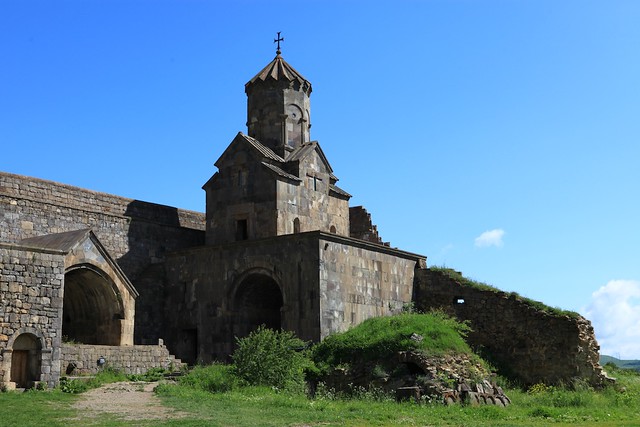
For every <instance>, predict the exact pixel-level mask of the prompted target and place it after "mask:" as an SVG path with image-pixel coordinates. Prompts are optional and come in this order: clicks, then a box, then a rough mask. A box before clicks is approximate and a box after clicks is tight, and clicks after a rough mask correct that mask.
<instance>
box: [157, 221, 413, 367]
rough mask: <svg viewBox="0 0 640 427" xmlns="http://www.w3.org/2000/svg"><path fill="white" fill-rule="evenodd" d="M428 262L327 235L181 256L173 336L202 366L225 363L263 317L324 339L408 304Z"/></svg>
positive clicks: (170, 290)
mask: <svg viewBox="0 0 640 427" xmlns="http://www.w3.org/2000/svg"><path fill="white" fill-rule="evenodd" d="M419 258H420V257H419V256H418V255H415V254H411V253H407V252H403V251H399V250H397V249H390V248H387V247H385V246H381V245H374V244H371V243H368V242H364V241H359V240H355V239H351V238H347V237H344V236H338V235H334V234H331V233H324V232H319V231H315V232H307V233H300V234H290V235H286V236H279V237H276V238H268V239H260V240H247V241H240V242H234V243H229V244H226V245H218V246H212V247H201V248H194V249H188V250H185V251H179V252H175V253H174V254H172V256H170V257H169V259H168V260H167V263H166V266H167V283H168V286H167V300H166V301H167V303H166V304H167V309H166V310H165V312H166V313H167V317H166V318H165V319H166V322H167V323H166V326H165V330H166V331H167V333H166V335H165V336H166V340H167V342H171V343H174V345H175V348H172V350H173V351H176V353H177V354H178V355H179V356H180V357H181V359H183V360H185V361H187V362H192V363H193V362H195V361H200V362H210V361H212V360H214V359H223V360H224V359H225V357H226V356H228V355H229V354H230V353H231V351H232V350H233V345H234V337H235V336H244V335H246V334H248V333H249V332H250V331H251V330H253V329H254V328H256V327H257V326H259V325H260V324H263V323H264V324H266V325H267V326H271V327H274V328H280V327H282V328H284V329H286V330H290V331H293V332H295V333H296V334H297V335H298V336H299V337H300V338H302V339H304V340H309V341H319V340H320V339H322V338H324V337H326V336H327V335H329V334H331V333H333V332H338V331H344V330H346V329H347V328H349V327H350V326H352V325H356V324H358V323H360V322H361V321H363V320H365V319H367V318H370V317H373V316H383V315H388V314H391V313H392V312H394V311H398V310H399V309H401V307H402V305H403V304H404V303H406V302H408V301H410V300H411V292H412V282H413V270H414V267H415V265H416V261H417V260H418V259H419Z"/></svg>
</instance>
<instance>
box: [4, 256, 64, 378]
mask: <svg viewBox="0 0 640 427" xmlns="http://www.w3.org/2000/svg"><path fill="white" fill-rule="evenodd" d="M63 280H64V255H63V254H62V253H57V252H53V251H35V250H25V249H24V248H20V247H18V246H14V245H10V244H0V385H1V384H2V383H8V382H9V381H10V378H9V377H10V368H11V356H12V348H11V347H12V344H13V342H14V341H15V339H16V338H17V337H18V336H20V335H21V334H23V333H27V334H30V335H32V336H34V337H35V338H36V339H37V340H38V341H39V343H40V344H39V345H40V346H41V356H42V361H41V366H40V378H39V379H37V381H43V382H46V383H48V384H49V386H53V385H54V384H55V382H56V381H57V380H58V376H59V372H60V371H59V363H58V360H59V357H60V356H59V350H58V349H57V348H58V347H59V345H60V338H61V337H60V335H61V331H62V317H61V315H62V283H63Z"/></svg>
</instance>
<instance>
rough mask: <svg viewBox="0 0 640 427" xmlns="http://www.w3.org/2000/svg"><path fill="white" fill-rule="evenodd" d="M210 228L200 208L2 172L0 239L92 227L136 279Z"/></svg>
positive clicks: (192, 243) (15, 239)
mask: <svg viewBox="0 0 640 427" xmlns="http://www.w3.org/2000/svg"><path fill="white" fill-rule="evenodd" d="M204 226H205V222H204V214H202V213H199V212H192V211H185V210H181V209H177V208H173V207H169V206H163V205H157V204H154V203H148V202H142V201H139V200H133V199H127V198H124V197H119V196H114V195H110V194H106V193H99V192H95V191H90V190H85V189H82V188H78V187H73V186H70V185H65V184H59V183H56V182H51V181H45V180H41V179H36V178H32V177H25V176H21V175H14V174H9V173H4V172H0V242H19V241H20V240H22V239H25V238H28V237H35V236H40V235H45V234H52V233H61V232H64V231H72V230H78V229H81V228H91V229H92V230H93V231H94V233H95V234H96V235H97V236H98V239H99V240H100V242H101V243H102V244H103V245H104V246H105V247H106V248H107V250H108V251H109V253H110V254H111V256H113V258H114V259H116V260H117V261H118V264H119V265H120V267H121V268H122V269H123V270H124V272H125V274H126V275H127V276H128V277H129V279H131V280H134V279H135V277H136V276H137V275H138V274H139V273H140V272H141V271H142V270H143V269H144V268H145V267H146V266H147V265H148V264H149V263H152V262H158V261H161V260H162V259H163V257H164V253H165V252H167V251H171V250H174V249H179V248H184V247H190V246H197V245H201V244H203V243H204V232H203V230H204ZM134 285H135V283H134Z"/></svg>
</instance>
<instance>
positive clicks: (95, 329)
mask: <svg viewBox="0 0 640 427" xmlns="http://www.w3.org/2000/svg"><path fill="white" fill-rule="evenodd" d="M62 310H63V311H62V313H63V320H62V336H63V339H66V340H69V341H71V342H76V343H82V344H94V345H120V339H121V334H122V321H123V320H124V309H123V304H122V298H121V296H120V294H119V292H118V290H117V288H116V286H115V284H114V283H113V282H112V281H111V279H109V277H108V276H107V275H106V274H105V273H103V272H102V271H101V270H99V269H98V268H96V267H94V266H91V265H79V266H74V267H72V269H70V270H69V271H67V273H66V274H65V276H64V303H63V309H62Z"/></svg>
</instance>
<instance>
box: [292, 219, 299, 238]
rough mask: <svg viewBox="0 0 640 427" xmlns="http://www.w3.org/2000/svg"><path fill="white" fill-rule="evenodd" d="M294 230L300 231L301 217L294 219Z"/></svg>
mask: <svg viewBox="0 0 640 427" xmlns="http://www.w3.org/2000/svg"><path fill="white" fill-rule="evenodd" d="M293 232H294V233H296V234H297V233H299V232H300V218H296V219H294V220H293Z"/></svg>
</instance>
